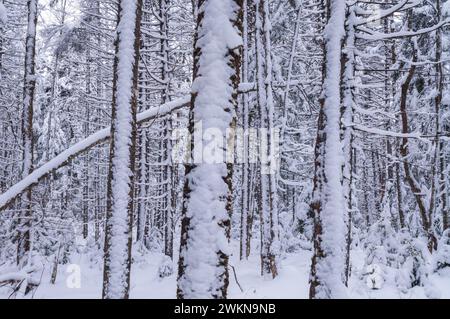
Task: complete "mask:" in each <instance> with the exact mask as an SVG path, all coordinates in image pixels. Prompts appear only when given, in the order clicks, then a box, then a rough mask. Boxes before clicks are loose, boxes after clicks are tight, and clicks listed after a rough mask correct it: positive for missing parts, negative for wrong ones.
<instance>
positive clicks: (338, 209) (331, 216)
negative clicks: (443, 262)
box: [316, 0, 346, 298]
mask: <svg viewBox="0 0 450 319" xmlns="http://www.w3.org/2000/svg"><path fill="white" fill-rule="evenodd" d="M344 33H345V1H342V0H334V1H332V2H331V10H330V20H329V22H328V25H327V26H326V30H325V39H326V63H327V65H326V78H325V81H324V85H323V88H324V92H323V94H324V99H325V102H324V113H325V116H326V126H325V133H326V137H327V139H326V144H325V150H324V174H325V178H326V182H325V184H324V187H323V194H321V196H322V205H323V206H322V212H321V220H322V238H321V240H322V243H321V245H322V249H323V251H324V254H325V257H324V258H319V259H318V263H317V277H318V279H319V282H320V283H321V285H320V286H319V287H318V288H317V293H316V297H317V298H339V297H344V295H343V294H344V285H343V282H342V274H343V266H344V264H345V260H344V248H345V234H346V227H345V222H344V220H345V219H344V218H345V204H344V193H343V185H342V164H343V148H342V144H341V140H340V136H341V130H340V118H341V113H340V105H341V104H340V77H341V41H342V39H343V37H344Z"/></svg>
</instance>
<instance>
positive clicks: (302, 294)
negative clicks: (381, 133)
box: [0, 246, 450, 299]
mask: <svg viewBox="0 0 450 319" xmlns="http://www.w3.org/2000/svg"><path fill="white" fill-rule="evenodd" d="M236 247H237V246H236ZM234 251H235V252H236V253H235V255H233V256H231V260H230V265H232V266H234V268H235V269H236V276H237V279H238V281H239V283H240V285H241V287H242V289H243V292H241V290H240V288H239V287H238V285H237V284H236V280H235V278H234V274H233V270H232V268H231V267H230V287H229V290H228V291H229V298H242V299H246V298H255V299H266V298H267V299H268V298H274V299H277V298H280V299H303V298H308V289H309V287H308V278H309V270H310V259H311V255H310V252H309V251H300V252H296V253H291V254H286V255H285V256H284V258H283V259H282V261H281V269H280V273H279V276H278V277H277V278H275V279H274V280H271V279H264V278H263V277H261V276H260V265H259V256H258V255H257V254H256V253H254V254H253V255H252V256H251V257H250V258H249V260H248V261H239V258H238V254H237V252H238V250H237V249H236V250H234ZM362 256H363V255H362V253H361V252H359V251H355V253H354V255H353V273H354V276H353V277H352V278H351V280H350V289H349V290H350V291H349V294H348V295H349V297H350V298H389V299H392V298H403V299H413V298H414V299H415V298H427V296H426V294H425V289H424V288H423V287H415V288H412V289H409V290H408V291H407V292H406V293H401V292H400V291H399V290H398V289H397V288H396V287H394V286H393V285H392V284H388V283H385V284H384V285H383V286H382V287H381V289H378V290H373V289H369V288H368V287H367V285H366V283H365V281H364V280H361V279H360V277H359V274H361V272H362V271H363V269H362V268H363V258H362ZM163 258H164V256H163V255H162V254H159V253H147V254H140V253H138V252H137V251H135V256H134V263H133V268H132V273H131V294H130V298H143V299H151V298H175V292H176V265H174V270H175V272H174V274H172V275H171V276H169V277H166V278H159V276H158V268H159V266H160V265H161V263H162V261H163ZM92 260H101V259H100V258H98V256H97V258H93V256H92V255H89V254H88V255H86V254H84V255H83V254H80V255H76V256H72V257H71V263H72V264H75V265H79V267H80V268H79V269H80V278H81V280H80V288H69V286H71V285H72V286H73V285H75V286H76V281H74V280H73V278H74V277H73V274H74V269H75V268H76V266H75V267H74V266H68V265H60V268H59V272H58V277H57V280H56V283H55V284H54V285H52V284H50V283H49V282H50V273H51V269H45V270H44V273H43V275H42V278H41V284H40V286H39V288H38V289H37V290H36V292H35V294H34V298H36V299H39V298H44V299H57V298H58V299H59V298H67V299H74V298H75V299H79V298H88V299H89V298H101V280H102V276H103V273H102V267H103V265H102V263H101V262H100V263H94V262H93V261H92ZM175 260H176V258H175ZM47 268H49V266H47ZM430 280H431V282H432V283H433V284H434V286H435V288H436V289H437V290H438V292H437V293H438V294H440V297H441V298H445V299H450V269H448V270H445V271H441V272H440V273H439V274H438V273H435V274H433V275H432V276H431V278H430ZM67 283H69V285H68V284H67ZM9 294H10V291H9V289H8V288H6V287H2V288H0V298H2V299H3V298H8V296H9ZM18 298H19V297H18Z"/></svg>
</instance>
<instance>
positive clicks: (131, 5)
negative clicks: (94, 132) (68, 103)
mask: <svg viewBox="0 0 450 319" xmlns="http://www.w3.org/2000/svg"><path fill="white" fill-rule="evenodd" d="M141 16H142V0H121V1H120V3H119V11H118V25H117V38H116V42H115V46H116V55H115V60H114V82H113V102H112V123H111V148H110V160H109V173H108V187H107V211H106V233H105V264H104V269H103V298H108V299H109V298H114V299H118V298H128V296H129V288H130V270H131V244H132V222H133V194H134V191H133V182H134V166H135V164H134V163H135V161H134V157H135V149H136V110H137V98H138V97H137V85H138V64H139V41H140V24H141Z"/></svg>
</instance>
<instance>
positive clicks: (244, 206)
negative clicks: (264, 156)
mask: <svg viewBox="0 0 450 319" xmlns="http://www.w3.org/2000/svg"><path fill="white" fill-rule="evenodd" d="M242 7H243V21H242V28H243V29H242V30H243V31H242V41H243V47H242V82H243V83H247V82H248V72H249V65H248V62H249V61H248V60H249V54H248V51H249V41H248V2H247V0H243V4H242ZM248 108H249V96H248V94H247V93H243V94H242V117H243V119H242V122H243V123H242V124H243V127H242V128H243V130H244V136H243V138H244V146H243V152H244V154H243V161H244V163H243V165H242V184H241V210H242V211H241V226H240V227H241V229H240V243H239V244H240V246H239V258H240V259H243V258H245V259H247V258H248V256H249V255H250V240H249V232H251V230H250V229H249V215H250V214H249V208H250V207H249V185H250V183H249V170H250V167H249V160H248V157H249V151H248V147H249V145H248V144H249V136H248V133H247V132H248V129H249V109H248Z"/></svg>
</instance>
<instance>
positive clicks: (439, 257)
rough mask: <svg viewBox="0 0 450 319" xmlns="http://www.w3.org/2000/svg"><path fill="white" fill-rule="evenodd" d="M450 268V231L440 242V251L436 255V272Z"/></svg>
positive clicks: (446, 232) (445, 233)
mask: <svg viewBox="0 0 450 319" xmlns="http://www.w3.org/2000/svg"><path fill="white" fill-rule="evenodd" d="M447 267H450V229H447V230H446V231H444V233H443V234H442V237H441V239H440V240H439V244H438V250H437V251H436V254H435V255H434V267H433V268H434V270H435V271H437V270H440V269H443V268H447Z"/></svg>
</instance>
